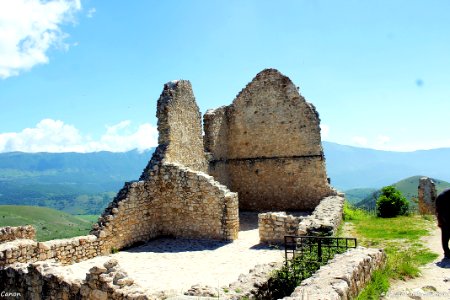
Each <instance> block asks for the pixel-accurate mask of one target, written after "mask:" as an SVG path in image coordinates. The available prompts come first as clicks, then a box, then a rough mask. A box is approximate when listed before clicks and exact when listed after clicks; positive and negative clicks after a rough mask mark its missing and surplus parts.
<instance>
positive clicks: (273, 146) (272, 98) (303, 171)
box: [204, 69, 336, 211]
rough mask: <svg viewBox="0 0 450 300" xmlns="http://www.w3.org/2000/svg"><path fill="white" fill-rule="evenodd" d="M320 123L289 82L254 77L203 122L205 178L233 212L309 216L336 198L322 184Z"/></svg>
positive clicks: (271, 73) (270, 74) (274, 74)
mask: <svg viewBox="0 0 450 300" xmlns="http://www.w3.org/2000/svg"><path fill="white" fill-rule="evenodd" d="M319 123H320V119H319V114H318V113H317V111H316V109H315V107H314V106H313V105H312V104H311V103H308V102H306V101H305V99H304V98H303V97H302V96H301V95H300V93H299V92H298V89H297V87H296V86H295V85H294V84H293V83H292V81H291V80H290V79H289V78H288V77H286V76H284V75H282V74H281V73H280V72H278V71H277V70H273V69H268V70H264V71H262V72H260V73H259V74H258V75H257V76H256V77H255V78H254V79H253V80H252V82H250V83H249V84H248V85H247V86H246V87H245V88H244V89H243V90H242V91H241V92H240V93H239V94H238V95H237V97H236V99H234V101H233V103H232V104H231V105H229V106H222V107H220V108H218V109H214V110H208V111H207V112H206V114H205V116H204V126H205V150H206V151H207V152H208V154H209V155H210V160H209V172H210V174H211V175H212V176H214V178H216V179H217V180H218V181H219V182H221V183H223V184H224V185H226V186H228V187H229V188H230V190H232V191H234V192H237V193H238V195H239V208H241V209H246V210H255V211H274V210H275V211H277V210H313V209H314V208H315V207H316V206H317V205H318V204H319V202H320V201H321V200H322V199H323V198H325V197H327V196H330V195H335V194H336V192H335V191H334V190H333V189H332V188H331V187H330V186H329V184H328V182H327V174H326V170H325V158H324V154H323V150H322V144H321V139H320V126H319Z"/></svg>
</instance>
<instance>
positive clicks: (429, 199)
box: [418, 177, 437, 214]
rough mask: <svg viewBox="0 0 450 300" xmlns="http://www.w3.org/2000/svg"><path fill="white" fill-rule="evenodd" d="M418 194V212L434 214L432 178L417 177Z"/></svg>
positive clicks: (434, 193)
mask: <svg viewBox="0 0 450 300" xmlns="http://www.w3.org/2000/svg"><path fill="white" fill-rule="evenodd" d="M418 196H419V213H420V214H434V212H435V209H436V197H437V194H436V185H435V183H434V181H433V180H431V179H430V178H428V177H422V178H420V179H419V187H418Z"/></svg>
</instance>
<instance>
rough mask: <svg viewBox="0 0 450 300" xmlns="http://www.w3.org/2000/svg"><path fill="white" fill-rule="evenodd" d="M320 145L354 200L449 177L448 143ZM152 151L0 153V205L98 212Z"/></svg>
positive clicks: (335, 181)
mask: <svg viewBox="0 0 450 300" xmlns="http://www.w3.org/2000/svg"><path fill="white" fill-rule="evenodd" d="M323 148H324V152H325V157H326V166H327V172H328V176H329V177H330V178H331V184H332V185H333V186H334V187H336V188H338V189H340V190H342V191H345V190H348V189H359V190H356V191H353V192H349V191H347V194H348V195H349V196H351V197H352V198H351V199H352V201H355V202H357V201H360V200H361V199H363V195H364V193H365V192H367V191H368V190H365V189H367V188H371V189H379V188H381V187H383V186H386V185H389V184H391V183H393V182H397V181H399V180H401V179H402V178H406V177H409V176H413V175H416V174H423V175H426V176H429V177H433V178H441V179H442V180H446V181H450V159H449V158H450V148H448V149H435V150H427V151H415V152H389V151H378V150H373V149H364V148H357V147H351V146H344V145H339V144H335V143H330V142H323ZM152 152H153V149H151V150H148V151H145V152H143V153H140V152H138V151H129V152H124V153H112V152H94V153H21V152H11V153H0V205H1V204H14V205H37V206H46V207H52V208H55V209H58V210H63V211H65V212H68V213H71V214H99V213H101V212H102V211H103V209H104V207H105V206H106V205H107V204H108V203H109V202H110V201H111V200H112V198H113V197H114V196H115V194H116V193H117V191H119V189H120V188H121V187H122V186H123V183H124V182H125V181H131V180H136V179H138V178H139V176H140V174H141V172H142V170H143V169H144V167H145V166H146V165H147V162H148V161H149V160H150V157H151V155H152ZM361 188H362V189H361ZM372 191H373V190H372ZM369 193H370V192H369Z"/></svg>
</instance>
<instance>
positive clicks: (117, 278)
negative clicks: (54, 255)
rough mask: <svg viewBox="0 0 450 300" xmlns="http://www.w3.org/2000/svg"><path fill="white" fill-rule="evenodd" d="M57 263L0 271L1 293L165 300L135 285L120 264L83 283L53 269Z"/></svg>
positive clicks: (106, 267) (108, 264) (101, 269)
mask: <svg viewBox="0 0 450 300" xmlns="http://www.w3.org/2000/svg"><path fill="white" fill-rule="evenodd" d="M55 266H57V263H54V262H39V263H34V264H31V265H26V264H17V265H16V266H9V267H7V268H4V269H0V278H1V279H2V280H0V290H1V291H7V292H8V293H10V294H11V295H12V296H14V299H91V300H107V299H164V298H166V296H165V295H164V294H162V293H159V294H154V293H153V294H152V293H151V292H149V291H147V290H145V289H143V288H142V287H140V286H138V285H137V284H135V283H134V280H133V279H131V278H130V277H128V275H127V273H126V272H124V271H122V270H121V268H120V266H119V265H118V264H117V260H115V259H111V260H109V261H107V262H106V263H105V264H104V265H103V266H95V267H93V268H91V269H90V270H89V273H87V274H86V278H85V279H84V280H82V281H80V280H76V279H70V275H68V274H65V273H61V272H62V271H61V268H54V267H55Z"/></svg>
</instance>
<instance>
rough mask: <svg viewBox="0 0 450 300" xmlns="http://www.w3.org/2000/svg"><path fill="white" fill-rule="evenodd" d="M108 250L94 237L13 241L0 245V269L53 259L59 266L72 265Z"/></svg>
mask: <svg viewBox="0 0 450 300" xmlns="http://www.w3.org/2000/svg"><path fill="white" fill-rule="evenodd" d="M108 251H109V249H107V248H105V247H104V242H103V241H100V240H98V239H97V237H96V236H94V235H88V236H79V237H74V238H70V239H61V240H51V241H47V242H36V241H33V240H15V241H12V242H7V243H3V244H0V267H3V266H6V265H11V264H14V263H33V262H36V261H43V260H47V259H55V260H56V261H58V262H60V263H61V264H72V263H75V262H80V261H83V260H86V259H90V258H93V257H96V256H98V255H101V254H107V253H108Z"/></svg>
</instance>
